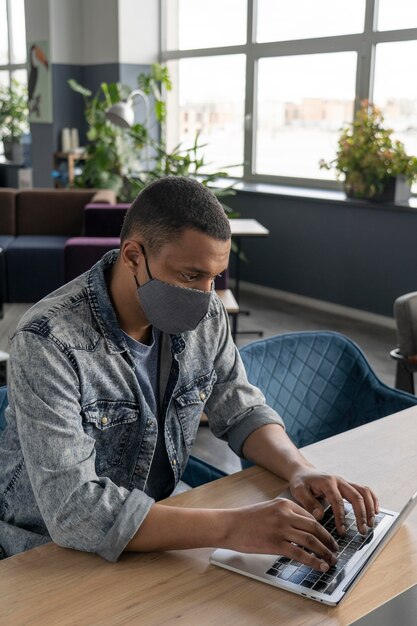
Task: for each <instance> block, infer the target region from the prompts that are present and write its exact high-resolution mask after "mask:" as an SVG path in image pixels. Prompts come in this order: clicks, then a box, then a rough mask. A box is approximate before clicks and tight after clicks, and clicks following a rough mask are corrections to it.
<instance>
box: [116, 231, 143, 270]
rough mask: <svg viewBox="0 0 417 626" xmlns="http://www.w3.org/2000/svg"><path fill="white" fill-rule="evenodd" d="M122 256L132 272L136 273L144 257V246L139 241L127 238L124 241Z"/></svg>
mask: <svg viewBox="0 0 417 626" xmlns="http://www.w3.org/2000/svg"><path fill="white" fill-rule="evenodd" d="M120 256H121V258H122V261H123V263H124V264H125V265H126V266H127V267H128V268H129V269H130V270H131V272H133V273H136V271H137V269H138V266H139V263H140V261H141V258H142V257H143V251H142V246H141V245H140V243H139V242H137V241H133V240H131V239H126V240H125V241H124V242H123V243H122V247H121V250H120Z"/></svg>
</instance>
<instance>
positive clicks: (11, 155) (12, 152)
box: [3, 137, 24, 163]
mask: <svg viewBox="0 0 417 626" xmlns="http://www.w3.org/2000/svg"><path fill="white" fill-rule="evenodd" d="M3 146H4V156H5V157H6V159H7V160H8V161H13V162H14V163H22V162H23V160H24V154H23V145H22V144H21V143H20V141H18V140H17V139H12V138H11V137H4V138H3Z"/></svg>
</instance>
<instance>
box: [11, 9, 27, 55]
mask: <svg viewBox="0 0 417 626" xmlns="http://www.w3.org/2000/svg"><path fill="white" fill-rule="evenodd" d="M9 7H10V10H11V16H10V22H11V25H10V26H11V35H12V37H11V40H12V49H11V51H10V57H11V62H12V63H25V62H26V27H25V2H24V0H13V2H10V3H9Z"/></svg>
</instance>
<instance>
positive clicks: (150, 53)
mask: <svg viewBox="0 0 417 626" xmlns="http://www.w3.org/2000/svg"><path fill="white" fill-rule="evenodd" d="M25 12H26V29H27V39H28V41H36V40H38V41H39V40H49V45H50V51H49V52H50V60H51V62H52V63H62V64H71V65H95V64H103V63H134V64H138V65H146V64H149V63H154V62H155V61H157V60H158V58H159V49H160V43H159V32H160V29H159V0H26V2H25Z"/></svg>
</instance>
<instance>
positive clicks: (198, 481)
mask: <svg viewBox="0 0 417 626" xmlns="http://www.w3.org/2000/svg"><path fill="white" fill-rule="evenodd" d="M7 404H8V402H7V387H0V436H1V433H2V432H3V430H4V429H5V428H6V419H5V417H4V411H5V410H6V407H7ZM223 476H226V474H225V473H224V472H222V471H221V470H219V469H217V468H216V467H213V466H212V465H210V464H209V463H206V461H203V460H202V459H198V458H197V457H194V456H191V457H190V459H189V461H188V464H187V467H186V468H185V472H184V474H183V476H182V480H183V481H184V482H186V483H187V484H188V485H190V487H199V486H200V485H204V484H205V483H209V482H211V481H212V480H216V479H217V478H222V477H223Z"/></svg>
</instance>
